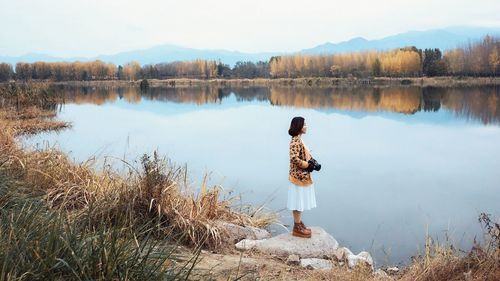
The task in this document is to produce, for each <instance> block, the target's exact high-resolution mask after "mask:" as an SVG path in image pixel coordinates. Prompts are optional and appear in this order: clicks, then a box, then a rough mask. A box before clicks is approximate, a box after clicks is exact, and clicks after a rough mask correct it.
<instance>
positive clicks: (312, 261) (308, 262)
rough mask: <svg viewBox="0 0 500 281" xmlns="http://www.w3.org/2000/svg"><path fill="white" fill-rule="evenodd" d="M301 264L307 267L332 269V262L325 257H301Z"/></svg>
mask: <svg viewBox="0 0 500 281" xmlns="http://www.w3.org/2000/svg"><path fill="white" fill-rule="evenodd" d="M300 266H302V267H305V268H307V269H331V268H332V262H331V261H329V260H324V259H317V258H309V259H301V260H300Z"/></svg>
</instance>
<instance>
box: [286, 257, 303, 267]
mask: <svg viewBox="0 0 500 281" xmlns="http://www.w3.org/2000/svg"><path fill="white" fill-rule="evenodd" d="M286 264H288V265H299V264H300V257H299V256H298V255H289V256H288V258H287V259H286Z"/></svg>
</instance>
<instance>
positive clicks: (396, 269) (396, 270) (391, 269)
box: [387, 266, 399, 273]
mask: <svg viewBox="0 0 500 281" xmlns="http://www.w3.org/2000/svg"><path fill="white" fill-rule="evenodd" d="M398 271H399V268H398V267H397V266H394V267H388V268H387V272H389V273H396V272H398Z"/></svg>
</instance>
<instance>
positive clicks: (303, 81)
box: [3, 76, 500, 88]
mask: <svg viewBox="0 0 500 281" xmlns="http://www.w3.org/2000/svg"><path fill="white" fill-rule="evenodd" d="M146 80H147V81H148V83H149V87H171V88H188V87H205V86H212V87H298V88H301V87H328V88H344V87H347V88H348V87H398V86H401V87H408V86H417V87H468V86H500V77H458V76H442V77H370V78H356V77H351V78H331V77H306V78H275V79H271V78H255V79H239V78H234V79H190V78H171V79H146ZM141 81H142V80H141V79H139V80H135V81H125V80H93V81H39V80H32V81H30V82H31V83H34V84H43V83H49V84H53V85H67V86H134V87H139V86H140V83H141ZM8 83H9V82H4V83H3V84H8ZM16 83H22V82H21V81H16Z"/></svg>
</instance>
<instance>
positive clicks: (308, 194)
mask: <svg viewBox="0 0 500 281" xmlns="http://www.w3.org/2000/svg"><path fill="white" fill-rule="evenodd" d="M286 207H287V208H288V209H289V210H291V211H300V212H302V211H306V210H310V209H312V208H316V195H315V194H314V184H311V185H309V186H300V185H295V184H293V183H291V182H290V183H289V186H288V200H287V203H286Z"/></svg>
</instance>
